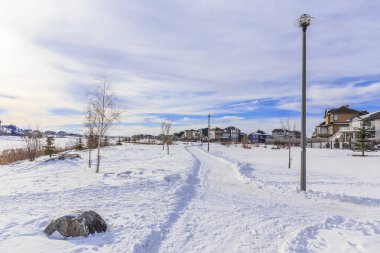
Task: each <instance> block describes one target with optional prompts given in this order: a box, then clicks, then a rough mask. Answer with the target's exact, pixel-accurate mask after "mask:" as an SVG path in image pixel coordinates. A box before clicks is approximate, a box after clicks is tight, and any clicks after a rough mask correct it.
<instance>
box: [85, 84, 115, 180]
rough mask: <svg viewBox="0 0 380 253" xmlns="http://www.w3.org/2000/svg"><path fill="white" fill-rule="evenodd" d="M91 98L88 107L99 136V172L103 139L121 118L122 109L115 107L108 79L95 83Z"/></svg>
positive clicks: (95, 130) (97, 169) (97, 166)
mask: <svg viewBox="0 0 380 253" xmlns="http://www.w3.org/2000/svg"><path fill="white" fill-rule="evenodd" d="M89 99H90V101H89V107H88V108H89V111H91V114H92V115H93V116H92V119H93V121H92V122H93V127H94V128H93V130H94V133H95V135H96V137H97V149H98V150H97V156H96V158H97V159H96V173H98V172H99V168H100V147H101V141H102V139H103V138H104V136H105V134H106V133H107V131H108V130H109V128H110V127H111V126H112V124H113V123H114V122H115V121H116V120H119V119H120V115H121V111H120V110H118V109H117V108H116V107H115V95H114V94H113V93H112V92H111V88H110V84H109V83H108V82H107V81H106V80H102V81H101V82H100V83H99V84H98V85H95V87H94V90H93V91H92V92H91V93H90V96H89Z"/></svg>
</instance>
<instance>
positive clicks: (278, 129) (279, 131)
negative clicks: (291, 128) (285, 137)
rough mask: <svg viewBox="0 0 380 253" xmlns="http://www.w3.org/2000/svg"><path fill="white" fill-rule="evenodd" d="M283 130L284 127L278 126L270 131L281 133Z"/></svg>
mask: <svg viewBox="0 0 380 253" xmlns="http://www.w3.org/2000/svg"><path fill="white" fill-rule="evenodd" d="M283 132H285V130H284V129H280V128H276V129H273V130H272V133H283Z"/></svg>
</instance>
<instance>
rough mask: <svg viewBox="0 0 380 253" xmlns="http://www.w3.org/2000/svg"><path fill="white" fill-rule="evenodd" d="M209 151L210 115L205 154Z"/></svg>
mask: <svg viewBox="0 0 380 253" xmlns="http://www.w3.org/2000/svg"><path fill="white" fill-rule="evenodd" d="M209 151H210V114H209V115H208V129H207V152H209Z"/></svg>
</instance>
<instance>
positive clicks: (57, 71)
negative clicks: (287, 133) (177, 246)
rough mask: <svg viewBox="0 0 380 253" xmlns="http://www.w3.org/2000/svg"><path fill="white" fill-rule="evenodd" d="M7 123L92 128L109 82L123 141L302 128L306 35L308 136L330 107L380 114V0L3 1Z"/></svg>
mask: <svg viewBox="0 0 380 253" xmlns="http://www.w3.org/2000/svg"><path fill="white" fill-rule="evenodd" d="M0 6H1V8H0V35H1V37H0V38H1V39H0V120H1V121H2V122H3V124H16V125H17V126H19V127H21V128H27V127H29V126H32V127H33V126H38V127H39V128H40V129H42V130H48V129H50V130H66V131H71V132H80V131H82V122H83V121H84V112H85V109H86V105H87V102H88V93H89V92H90V91H91V90H92V89H93V87H94V85H96V84H97V83H99V80H102V79H103V80H107V81H108V82H109V83H110V84H111V88H112V90H113V92H114V93H115V94H116V95H117V98H118V99H117V101H118V107H119V108H121V109H122V111H123V114H122V117H121V119H120V121H119V122H117V124H115V127H114V128H113V129H112V132H111V133H112V134H116V135H132V134H138V133H151V134H156V133H159V131H160V127H159V125H160V122H161V121H162V120H165V119H169V120H173V122H174V124H173V127H174V130H175V131H181V130H184V129H190V128H201V127H206V126H207V115H208V114H211V127H215V126H218V127H227V126H230V125H234V126H236V127H238V128H240V129H241V130H243V131H245V132H248V133H250V132H253V131H256V130H257V129H262V130H265V131H271V130H272V129H274V128H279V127H281V120H287V119H288V118H289V119H290V120H291V121H294V122H296V125H297V126H298V128H299V126H300V108H301V102H300V96H301V52H302V51H301V50H302V48H301V46H302V44H301V43H302V37H301V36H302V33H301V30H300V28H299V27H296V26H295V25H294V21H295V20H296V19H297V18H299V17H300V15H302V14H303V13H308V14H310V15H311V16H313V17H315V18H316V22H315V24H313V25H312V26H310V27H309V29H308V31H307V87H308V88H307V131H308V134H309V135H311V133H312V132H313V130H314V127H315V125H317V124H318V123H320V122H321V121H323V114H324V111H325V109H326V108H336V107H340V106H342V105H346V104H348V105H350V107H351V108H354V109H360V110H368V111H370V112H373V111H377V110H380V102H379V101H380V100H379V98H380V34H379V33H378V31H380V1H368V0H367V1H364V0H362V1H361V0H336V1H321V0H315V1H314V0H308V1H304V0H297V1H295V0H294V1H291V0H284V1H271V0H265V1H264V0H263V1H240V0H236V1H223V0H219V1H214V0H207V1H204V0H191V1H190V0H183V1H174V0H167V1H165V0H162V1H157V0H151V1H148V0H139V1H131V0H123V1H122V0H113V1H106V0H104V1H99V0H88V1H86V0H82V1H77V0H65V1H57V0H46V1H42V0H36V1H27V0H25V1H21V0H9V1H8V0H0Z"/></svg>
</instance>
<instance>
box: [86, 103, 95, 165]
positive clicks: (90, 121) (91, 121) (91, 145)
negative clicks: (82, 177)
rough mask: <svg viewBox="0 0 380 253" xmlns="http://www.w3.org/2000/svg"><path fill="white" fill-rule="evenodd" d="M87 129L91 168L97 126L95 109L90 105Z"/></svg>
mask: <svg viewBox="0 0 380 253" xmlns="http://www.w3.org/2000/svg"><path fill="white" fill-rule="evenodd" d="M84 126H85V129H86V130H85V131H86V134H87V148H88V167H89V168H91V153H92V149H93V148H94V140H95V136H94V128H95V116H94V114H93V111H92V110H91V108H90V107H89V108H88V109H87V112H86V116H85V123H84Z"/></svg>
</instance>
